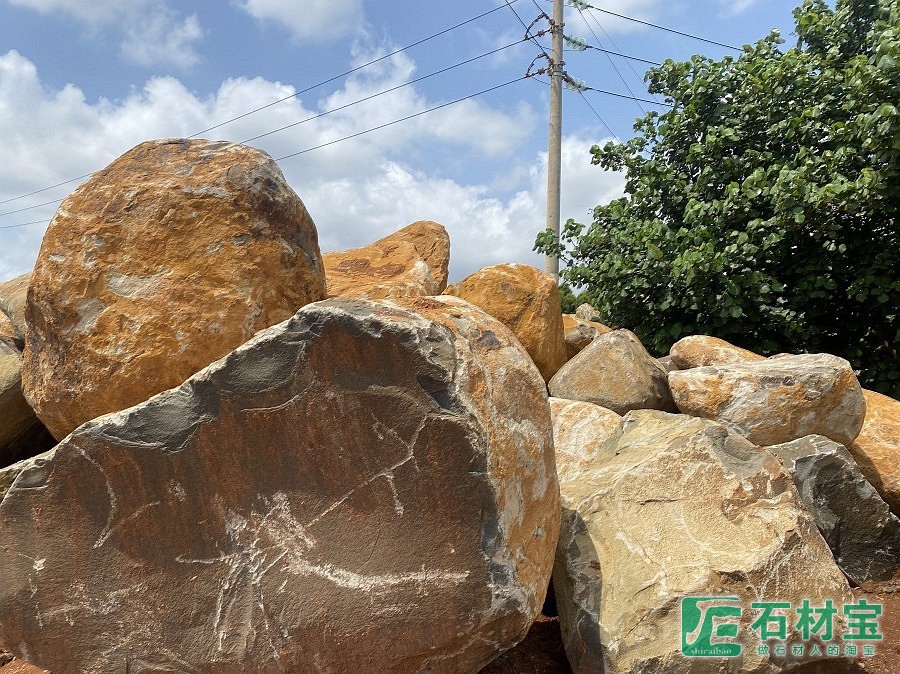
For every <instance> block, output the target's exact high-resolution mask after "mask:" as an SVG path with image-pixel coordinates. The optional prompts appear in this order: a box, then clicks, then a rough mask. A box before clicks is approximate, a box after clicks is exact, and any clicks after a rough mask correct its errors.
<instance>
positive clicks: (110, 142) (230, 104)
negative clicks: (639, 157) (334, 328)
mask: <svg viewBox="0 0 900 674" xmlns="http://www.w3.org/2000/svg"><path fill="white" fill-rule="evenodd" d="M409 72H411V65H410V64H409V63H406V62H403V61H398V62H396V63H395V64H394V66H393V67H392V68H388V69H386V70H384V71H383V72H382V73H380V75H379V76H378V77H374V78H371V77H367V78H356V79H352V80H349V81H348V82H347V83H346V85H345V87H344V88H343V89H341V90H340V91H339V92H337V93H336V94H335V95H334V96H332V97H330V98H328V99H326V100H323V101H320V102H319V101H312V102H310V101H302V100H298V99H296V98H292V99H290V100H288V101H285V102H284V103H281V104H279V105H276V106H272V107H271V108H268V109H266V110H265V111H263V112H260V113H259V114H257V115H252V116H250V117H246V118H244V119H241V120H239V121H238V122H236V123H234V124H230V125H228V126H226V127H223V128H220V129H216V130H215V131H214V132H210V133H207V134H204V135H205V136H206V137H210V138H227V139H231V140H236V141H240V140H243V139H245V138H248V137H250V136H253V135H256V134H258V133H259V132H260V130H266V129H274V128H277V127H280V126H284V125H286V124H290V123H292V122H295V121H297V120H299V119H304V118H307V117H310V116H312V115H314V114H316V113H317V112H318V111H320V110H322V109H328V108H329V107H333V104H334V103H335V102H337V101H338V100H342V101H346V100H350V99H349V98H348V96H349V92H351V91H352V92H353V94H354V95H358V94H365V92H367V91H375V90H379V89H380V88H381V87H382V83H383V82H395V81H397V78H398V77H400V78H401V79H402V77H403V76H406V75H408V74H409ZM398 73H400V74H399V75H398ZM293 92H294V90H293V89H292V88H291V87H290V86H287V85H284V84H280V83H277V82H269V81H267V80H265V79H262V78H254V79H243V78H241V79H230V80H226V81H225V82H223V84H222V85H221V87H220V88H219V89H218V91H217V92H216V93H215V94H214V95H212V96H209V97H207V98H198V97H197V96H196V95H195V94H193V93H192V92H190V91H189V90H188V89H187V88H186V87H185V86H184V85H183V84H182V83H181V82H180V81H179V80H177V79H175V78H172V77H161V78H153V79H151V80H149V81H148V82H147V83H146V84H145V86H144V88H143V89H142V90H140V91H135V92H133V93H132V95H131V96H129V97H128V98H126V99H124V100H122V101H116V102H112V101H108V100H100V101H98V102H97V103H93V104H91V103H88V102H87V101H86V100H85V97H84V95H83V94H82V92H81V91H80V90H79V89H78V88H77V87H74V86H71V85H70V86H67V87H65V88H63V89H61V90H58V91H50V90H47V89H46V88H45V87H44V86H43V85H42V83H41V82H40V79H39V76H38V73H37V71H36V68H35V66H34V65H33V64H32V63H31V62H30V61H29V60H28V59H26V58H25V57H23V56H21V55H20V54H18V53H17V52H15V51H11V52H8V53H7V54H4V55H0V137H2V138H3V139H4V142H3V143H2V144H0V201H3V200H4V199H8V198H11V197H15V196H17V195H19V194H23V193H26V192H29V191H31V190H34V189H39V188H42V187H44V186H46V185H51V184H54V183H57V182H60V181H62V180H65V179H67V178H70V177H72V176H76V175H80V174H83V173H87V172H88V171H91V170H96V169H98V168H100V167H102V166H104V165H106V164H107V163H109V162H110V161H111V160H113V159H114V158H115V157H117V156H118V155H120V154H121V153H122V152H124V151H126V150H127V149H129V148H130V147H132V146H133V145H135V144H136V143H138V142H140V141H142V140H145V139H147V138H154V137H166V136H186V135H189V134H192V133H194V132H196V131H198V130H199V129H203V128H206V127H209V126H212V125H213V124H216V123H218V122H221V121H223V120H226V119H229V118H231V117H234V116H236V115H237V114H241V113H244V112H246V111H247V110H250V109H252V108H255V107H258V106H260V105H263V104H265V103H268V102H272V101H275V100H277V99H280V98H284V97H285V96H289V95H291V94H292V93H293ZM401 92H403V93H401ZM396 93H397V94H398V96H397V97H396V98H393V99H391V100H389V101H380V102H379V99H375V100H374V101H371V102H370V103H371V105H369V104H362V105H358V106H353V107H351V108H348V109H346V110H343V111H340V112H337V113H335V114H333V115H328V116H326V117H322V118H320V119H317V120H315V121H312V122H309V123H306V124H300V125H298V126H295V127H292V128H291V129H289V130H286V131H284V132H282V133H278V134H274V135H272V136H269V137H266V138H263V139H260V140H259V141H256V142H254V143H253V144H254V145H256V146H258V147H261V148H263V149H265V150H267V151H268V152H269V153H270V154H271V155H272V156H274V157H279V156H282V155H285V154H288V153H290V152H294V151H297V150H301V149H304V148H309V147H312V146H314V145H318V144H321V143H323V142H327V141H329V140H333V139H338V138H341V137H343V136H345V135H347V133H348V132H350V133H353V132H356V131H358V130H364V129H366V128H370V127H371V126H372V125H373V123H374V122H375V121H378V120H381V119H384V118H388V117H389V118H397V117H399V116H402V113H404V112H405V111H416V110H421V109H425V108H427V107H429V106H431V105H434V104H435V101H432V100H427V99H426V98H425V97H424V96H423V95H422V94H421V93H420V92H418V91H417V90H416V89H415V88H414V87H408V88H406V89H403V90H400V92H396ZM384 98H390V97H389V96H386V97H384ZM447 110H448V111H452V112H453V114H452V115H450V114H448V115H447V119H442V118H441V117H440V116H437V117H436V116H435V115H434V114H429V115H423V116H422V117H419V118H417V119H415V120H411V121H410V122H405V123H403V124H398V125H396V126H392V127H389V128H386V129H383V130H381V131H377V132H374V133H369V134H365V135H363V136H360V137H359V138H356V139H353V140H350V141H347V142H341V143H337V144H334V145H331V146H329V147H326V148H323V149H321V150H317V151H315V152H309V153H307V154H303V155H301V156H298V157H296V158H293V159H286V160H284V161H282V162H281V166H282V170H283V171H284V173H285V175H286V177H287V179H288V182H289V183H290V184H291V185H292V186H293V188H294V189H295V190H296V191H297V193H298V194H299V195H300V196H301V198H302V199H303V200H304V202H305V203H306V204H307V207H308V208H309V210H310V213H311V214H312V215H313V218H314V219H315V221H316V223H317V226H318V229H319V235H320V241H321V244H322V248H323V250H338V249H344V248H349V247H354V246H360V245H365V244H366V243H369V242H371V241H372V240H374V239H376V238H378V237H380V236H383V235H384V234H387V233H389V232H391V231H393V230H395V229H397V228H399V227H401V226H404V225H405V224H407V223H409V222H412V221H414V220H418V219H432V220H436V221H438V222H441V223H442V224H444V225H445V226H446V227H447V229H448V231H449V232H450V235H451V238H452V241H453V250H452V262H451V275H452V276H453V278H460V277H462V276H464V275H466V274H468V273H470V272H472V271H474V270H475V269H477V268H478V267H481V266H484V265H488V264H496V263H499V262H506V261H514V262H530V263H532V264H536V265H538V266H540V265H541V261H540V259H539V258H538V256H537V255H535V254H534V253H532V252H531V247H532V244H533V241H534V237H535V234H536V233H537V232H538V231H539V230H540V229H542V228H543V225H544V214H545V201H544V191H545V189H546V153H540V152H533V153H532V152H528V151H527V150H526V151H523V146H522V143H523V140H524V138H525V136H524V135H523V125H527V124H528V123H529V120H530V119H531V117H532V116H533V113H532V112H531V111H530V109H528V108H521V109H519V108H517V109H514V110H513V111H512V112H504V111H501V110H498V109H496V108H493V107H491V106H489V105H487V104H486V103H485V102H483V101H479V102H478V104H477V105H474V106H467V105H461V106H453V107H451V108H448V109H447ZM478 122H484V123H485V126H486V127H487V129H486V131H484V133H479V132H478V129H477V125H478V124H477V123H478ZM488 135H492V136H494V138H493V139H492V142H494V143H496V147H494V146H491V145H490V144H489V143H487V140H486V138H487V136H488ZM594 140H596V139H594ZM486 143H487V144H488V147H483V145H485V144H486ZM590 145H591V140H588V139H586V138H579V137H567V138H566V139H565V140H564V143H563V182H564V188H563V214H562V217H563V219H564V220H565V219H566V218H567V217H575V218H581V219H582V220H584V219H585V218H586V216H587V213H588V211H589V209H590V208H592V207H593V206H594V205H596V204H597V203H598V202H599V201H601V200H605V199H606V198H608V197H610V196H612V195H615V194H618V193H620V192H621V187H622V178H621V176H619V175H617V174H608V173H605V172H604V171H602V170H601V169H599V168H598V167H594V166H591V165H590V163H589V161H590V155H589V153H588V148H589V147H590ZM422 148H425V152H427V153H431V152H441V151H443V152H446V151H447V149H448V148H452V150H453V154H454V155H458V156H459V158H460V161H461V162H466V161H470V162H471V161H477V159H478V157H479V156H484V155H485V153H486V152H487V153H490V152H495V151H497V149H498V148H505V151H506V152H508V153H509V154H510V156H516V155H519V156H522V157H523V158H522V160H521V162H519V166H518V167H515V166H514V167H513V168H512V169H510V170H509V173H510V174H512V175H518V176H521V177H522V179H521V180H518V181H513V182H512V183H510V184H507V185H506V186H505V187H506V190H509V189H510V188H511V189H512V190H514V191H513V192H512V193H509V192H507V191H504V192H503V193H502V194H503V196H499V195H498V194H497V193H496V192H495V190H494V188H491V187H490V186H489V185H485V184H464V183H462V182H460V181H458V180H453V179H450V178H448V177H447V176H445V175H441V174H440V173H438V172H437V171H435V169H434V168H433V167H434V165H435V163H436V162H433V161H430V160H429V156H428V155H427V154H426V155H424V156H423V155H421V154H420V153H421V152H422ZM500 177H501V176H497V178H498V179H499V178H500ZM76 184H77V183H73V184H70V185H67V186H65V187H62V188H59V189H56V190H51V191H48V192H46V193H41V194H37V195H34V196H33V197H29V198H27V199H22V200H17V201H13V202H9V203H2V204H0V213H4V212H6V211H9V210H16V209H19V208H23V207H27V206H31V205H33V204H38V203H41V202H43V201H48V200H50V199H53V198H62V197H64V196H65V195H66V194H68V193H69V192H71V191H72V190H73V189H74V187H75V185H76ZM54 208H55V206H46V207H42V208H38V209H34V210H32V211H26V212H22V213H15V214H10V215H6V216H0V279H4V278H8V277H10V276H13V275H15V274H18V273H22V272H24V271H27V270H28V269H30V268H31V266H32V265H33V263H34V259H35V257H36V255H37V251H38V248H39V246H40V240H41V236H42V234H43V230H44V228H45V227H44V226H42V225H35V226H28V227H17V228H13V229H2V228H3V227H4V226H8V225H10V224H18V223H23V222H29V221H32V220H39V219H40V220H41V221H42V222H48V221H49V219H50V218H51V217H52V214H53V211H54Z"/></svg>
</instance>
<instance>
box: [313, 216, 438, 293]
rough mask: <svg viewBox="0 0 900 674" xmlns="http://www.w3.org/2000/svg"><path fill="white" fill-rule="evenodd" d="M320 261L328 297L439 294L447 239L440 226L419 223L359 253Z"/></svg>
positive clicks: (325, 256)
mask: <svg viewBox="0 0 900 674" xmlns="http://www.w3.org/2000/svg"><path fill="white" fill-rule="evenodd" d="M322 261H323V263H324V265H325V276H326V279H327V284H328V296H329V297H335V296H342V297H360V298H367V299H372V300H379V299H386V298H400V297H422V296H425V295H440V294H441V293H442V292H444V289H445V288H446V287H447V269H448V266H449V264H450V237H449V236H448V235H447V230H446V229H444V228H443V226H441V225H439V224H438V223H436V222H431V221H428V220H422V221H419V222H414V223H412V224H411V225H409V226H407V227H404V228H403V229H401V230H400V231H398V232H394V233H393V234H390V235H388V236H386V237H384V238H383V239H379V240H378V241H376V242H375V243H373V244H371V245H368V246H365V247H364V248H356V249H353V250H347V251H344V252H342V253H324V254H323V255H322Z"/></svg>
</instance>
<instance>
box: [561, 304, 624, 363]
mask: <svg viewBox="0 0 900 674" xmlns="http://www.w3.org/2000/svg"><path fill="white" fill-rule="evenodd" d="M608 332H612V328H608V327H606V326H605V325H603V324H602V323H595V322H593V321H586V320H584V319H583V318H578V316H573V315H572V314H563V333H564V335H565V339H566V358H567V359H569V360H571V359H572V358H574V357H575V354H577V353H580V352H581V351H582V350H583V349H584V347H586V346H587V345H588V344H590V343H591V342H593V341H594V338H595V337H599V336H600V335H605V334H606V333H608Z"/></svg>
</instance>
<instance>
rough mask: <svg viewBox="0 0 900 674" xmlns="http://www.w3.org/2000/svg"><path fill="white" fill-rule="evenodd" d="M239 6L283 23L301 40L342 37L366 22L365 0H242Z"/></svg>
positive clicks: (275, 21)
mask: <svg viewBox="0 0 900 674" xmlns="http://www.w3.org/2000/svg"><path fill="white" fill-rule="evenodd" d="M237 6H238V7H240V8H241V9H243V10H244V11H245V12H247V13H248V14H250V15H251V16H253V17H254V18H256V19H258V20H260V21H272V22H274V23H277V24H280V25H281V26H283V27H284V28H287V29H288V30H289V31H290V32H291V33H292V34H293V36H294V37H295V38H296V39H298V40H313V41H323V40H329V39H333V38H337V37H341V36H343V35H347V34H348V33H351V32H353V31H355V30H359V29H360V28H361V27H362V23H363V7H362V0H340V1H338V2H335V1H334V0H304V1H303V2H297V0H239V1H238V3H237Z"/></svg>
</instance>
